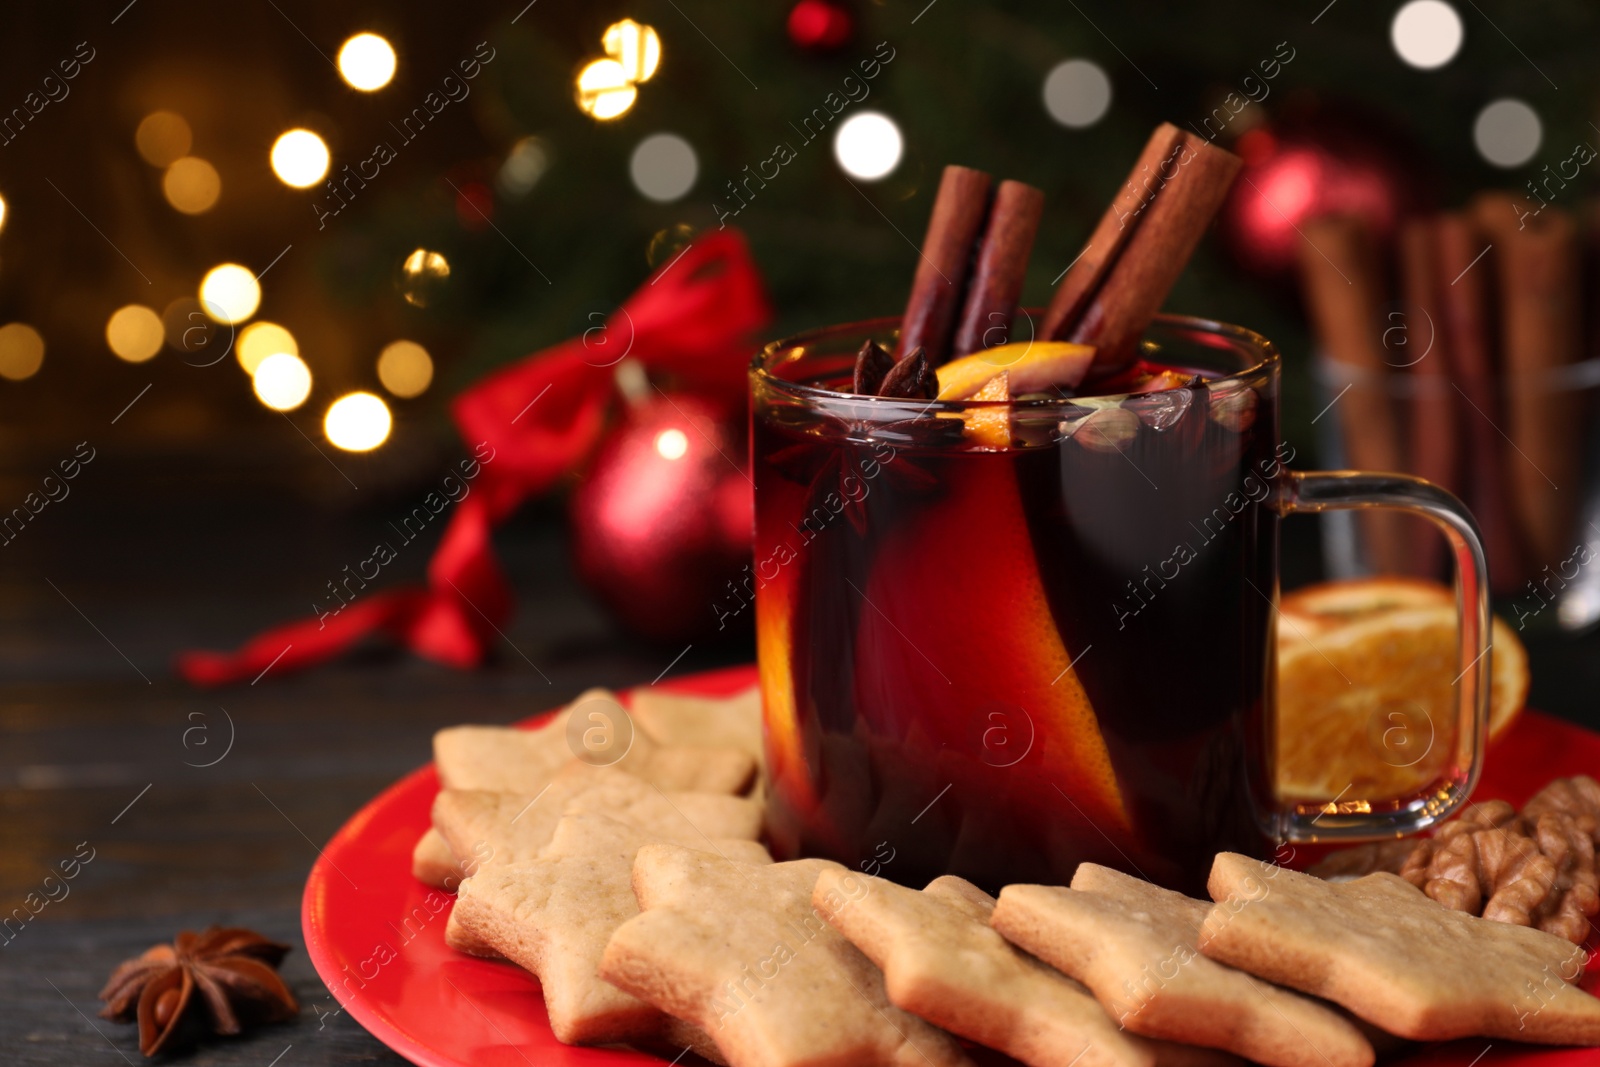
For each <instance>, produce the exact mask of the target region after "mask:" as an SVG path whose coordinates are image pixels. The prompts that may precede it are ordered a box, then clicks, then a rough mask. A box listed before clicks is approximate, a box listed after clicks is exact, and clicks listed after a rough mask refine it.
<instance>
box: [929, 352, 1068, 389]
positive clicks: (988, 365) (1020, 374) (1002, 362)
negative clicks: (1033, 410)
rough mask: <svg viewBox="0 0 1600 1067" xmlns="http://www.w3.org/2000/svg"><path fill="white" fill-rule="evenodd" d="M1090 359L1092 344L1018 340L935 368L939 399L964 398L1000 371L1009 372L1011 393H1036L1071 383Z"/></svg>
mask: <svg viewBox="0 0 1600 1067" xmlns="http://www.w3.org/2000/svg"><path fill="white" fill-rule="evenodd" d="M1093 362H1094V348H1093V347H1091V346H1089V345H1078V344H1071V343H1069V342H1067V341H1018V342H1017V343H1016V344H1009V345H996V346H995V347H993V348H986V349H984V350H983V351H982V352H974V353H972V355H970V356H962V357H961V358H960V359H952V360H951V361H950V362H949V363H946V364H945V365H944V366H942V367H940V368H939V399H940V400H966V399H968V398H974V394H975V393H977V392H978V390H980V389H982V388H983V387H984V386H985V385H987V384H988V383H989V382H991V381H993V380H994V378H995V377H996V376H997V375H999V374H1002V373H1006V374H1009V375H1010V376H1011V395H1012V396H1017V395H1020V394H1022V393H1037V392H1042V391H1044V390H1047V389H1050V388H1051V387H1053V386H1057V385H1064V386H1068V387H1071V386H1075V385H1077V384H1078V383H1079V382H1081V381H1083V376H1084V375H1085V374H1087V373H1088V372H1089V364H1090V363H1093Z"/></svg>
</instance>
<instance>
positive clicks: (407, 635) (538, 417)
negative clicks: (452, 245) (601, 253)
mask: <svg viewBox="0 0 1600 1067" xmlns="http://www.w3.org/2000/svg"><path fill="white" fill-rule="evenodd" d="M769 317H770V313H769V310H768V305H767V301H766V297H765V295H764V294H763V292H762V287H761V279H760V277H759V275H757V273H756V269H755V264H754V262H753V261H752V260H751V258H750V253H749V250H748V248H746V246H745V243H744V239H743V238H742V237H740V236H739V235H738V234H737V233H736V232H735V231H733V230H721V231H718V232H716V233H713V234H710V235H708V236H706V237H704V238H701V239H699V240H697V241H695V242H694V243H693V244H692V245H690V246H689V247H688V248H687V249H686V250H685V251H684V252H683V253H682V254H680V255H679V256H677V257H676V258H675V259H673V260H672V261H670V262H669V263H667V264H666V265H665V266H664V267H662V268H661V269H660V270H658V271H657V272H656V273H655V275H654V276H653V277H652V278H651V279H650V281H649V282H648V283H646V284H645V285H643V286H642V287H640V289H639V291H638V292H636V293H634V294H633V296H631V297H630V298H629V299H628V301H627V303H625V304H623V305H622V307H620V308H618V309H617V311H616V313H615V314H613V315H612V316H611V317H610V318H609V319H608V320H606V322H605V324H604V325H601V326H595V327H593V328H591V329H590V330H588V331H587V332H586V333H585V334H584V335H583V336H582V337H577V338H573V339H572V340H569V341H563V342H562V343H561V344H558V345H556V346H554V347H553V348H548V349H545V350H544V351H543V352H539V353H536V354H535V355H532V356H529V357H527V358H526V359H523V360H521V361H519V362H517V363H514V364H512V365H511V366H509V367H506V368H505V369H503V370H500V371H496V372H495V373H494V374H491V375H490V376H489V377H488V378H486V379H484V380H483V381H481V382H479V383H478V384H477V385H475V386H473V387H472V388H471V389H469V390H467V391H466V392H464V393H462V394H461V395H460V396H459V397H457V398H456V400H455V403H454V404H453V405H452V408H451V413H452V415H453V417H454V418H455V422H456V428H457V429H458V430H459V431H460V433H461V439H462V440H463V441H464V442H466V443H467V445H468V447H469V448H471V449H473V452H474V455H475V457H476V459H475V460H464V461H462V471H463V473H464V474H466V476H467V478H468V479H469V480H471V481H472V484H471V486H470V489H469V490H467V491H465V494H464V495H462V496H460V498H459V500H460V502H459V503H458V504H457V505H456V508H455V513H454V514H453V515H452V516H451V519H450V524H449V526H448V527H447V528H446V530H445V532H444V537H443V539H442V540H441V541H440V542H439V547H438V549H437V550H436V551H435V552H434V555H433V559H432V560H431V561H430V562H429V563H428V584H427V586H426V587H424V588H406V589H393V590H388V591H385V592H381V593H374V594H372V595H371V596H367V597H363V598H361V599H359V600H354V601H353V602H352V603H350V604H348V605H344V606H342V607H340V609H339V610H338V611H337V612H336V613H335V612H329V613H324V614H322V615H319V616H318V617H317V618H314V619H307V620H305V621H303V622H293V623H288V624H286V625H283V626H280V627H277V628H276V629H272V630H268V631H267V632H265V633H263V634H260V635H258V636H257V637H255V638H253V639H252V640H250V641H248V642H246V643H245V644H244V646H243V647H241V648H240V649H238V650H237V651H236V652H232V653H218V652H186V653H183V654H181V655H180V656H179V657H178V660H177V668H178V672H179V673H180V674H181V675H183V677H184V678H186V679H188V680H189V681H190V682H192V683H193V684H195V685H226V684H228V683H230V682H237V681H241V680H245V679H253V678H257V677H259V676H260V675H262V674H264V673H266V671H267V670H268V669H269V668H271V669H273V670H274V671H279V672H281V671H284V670H294V669H298V668H301V667H309V666H311V665H313V664H316V663H321V662H323V661H324V660H328V659H331V658H333V657H334V656H337V655H339V654H340V653H341V652H344V651H345V650H347V649H349V648H350V647H351V646H352V645H354V644H356V643H357V642H358V641H360V640H361V639H362V638H364V637H365V636H366V635H368V634H370V633H376V632H382V633H385V634H388V635H389V636H391V637H393V638H394V639H395V640H398V641H399V642H400V643H402V644H404V645H405V646H406V647H408V648H410V649H411V650H412V651H413V652H415V653H417V654H418V655H420V656H424V657H426V658H428V659H431V660H434V661H436V662H439V663H444V664H448V665H449V666H452V667H474V666H477V665H478V664H479V663H481V662H482V661H483V658H484V654H485V651H486V650H487V648H488V647H489V646H490V645H491V644H492V643H493V641H494V640H495V637H496V636H497V635H498V634H499V632H500V627H501V625H502V624H503V623H504V622H505V621H506V619H507V618H508V617H509V616H510V614H511V606H512V601H511V590H510V587H509V586H508V585H507V583H506V579H505V575H504V574H503V573H502V572H501V570H500V565H499V563H498V562H497V561H496V560H495V556H494V546H493V544H492V543H491V541H490V533H491V532H492V530H493V529H494V527H495V526H496V525H497V524H499V523H500V522H502V521H504V520H505V519H506V518H507V517H509V516H510V515H511V513H512V512H513V511H515V510H516V509H517V507H518V506H519V505H520V504H521V503H522V502H523V501H524V500H526V499H528V498H529V497H531V496H535V495H537V494H539V493H542V492H544V491H545V490H546V489H549V488H550V487H551V485H553V484H554V483H555V482H556V481H557V479H559V478H560V477H561V476H562V475H563V474H566V473H567V472H568V471H571V470H573V469H575V468H576V467H578V466H579V465H580V464H581V463H582V462H583V460H584V459H585V458H586V457H587V456H588V455H589V453H590V451H591V450H592V449H593V448H594V447H595V445H596V444H598V443H599V440H600V437H601V435H602V433H603V432H604V430H605V427H606V424H607V421H608V418H609V416H610V413H611V410H612V408H613V406H614V404H615V402H616V401H617V399H618V397H619V394H618V392H617V386H616V376H615V372H614V367H615V365H616V364H617V363H619V362H621V361H622V359H623V358H624V357H627V358H632V359H636V360H638V361H639V362H640V363H642V364H643V365H644V367H645V368H646V369H647V370H649V371H650V372H651V373H652V374H653V375H655V376H659V377H664V378H669V379H672V380H674V381H675V382H677V383H678V385H679V386H680V387H681V388H683V389H686V390H688V391H690V392H694V393H697V394H699V395H701V396H705V397H707V398H709V399H712V400H714V401H717V402H720V403H724V404H726V405H728V407H729V408H730V409H733V408H738V407H742V406H743V404H744V394H745V368H746V365H747V364H748V362H749V357H750V353H751V349H752V347H753V345H752V340H751V339H752V337H753V336H754V335H755V333H756V331H758V330H760V329H761V328H762V327H763V326H765V325H766V323H767V320H768V318H769ZM469 472H470V473H469ZM430 496H431V497H434V498H436V499H437V500H439V501H443V497H442V496H439V495H438V494H430ZM438 510H442V508H440V509H438ZM364 562H366V561H364ZM347 571H348V568H347ZM351 580H352V579H351V578H349V577H347V578H346V580H345V583H344V588H345V589H346V590H349V591H350V592H351V593H352V595H353V593H354V591H355V590H351V589H350V582H351ZM354 580H355V581H356V582H357V583H358V586H359V587H364V586H365V582H364V581H363V580H362V579H360V578H355V579H354ZM340 603H341V604H342V601H341V602H340Z"/></svg>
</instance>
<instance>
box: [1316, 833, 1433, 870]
mask: <svg viewBox="0 0 1600 1067" xmlns="http://www.w3.org/2000/svg"><path fill="white" fill-rule="evenodd" d="M1420 844H1422V842H1420V841H1416V840H1413V839H1411V838H1404V837H1403V838H1400V839H1399V840H1397V841H1373V842H1371V843H1369V844H1365V845H1356V846H1355V847H1354V848H1342V849H1340V850H1339V851H1337V852H1330V853H1328V854H1327V855H1326V856H1324V857H1323V858H1322V859H1320V860H1318V861H1317V863H1316V864H1315V865H1314V866H1313V867H1312V868H1311V873H1312V874H1314V875H1316V876H1317V877H1318V878H1326V879H1328V880H1329V881H1332V880H1333V879H1335V878H1360V877H1361V876H1362V875H1364V874H1372V873H1374V872H1376V871H1388V872H1389V873H1390V874H1399V873H1400V868H1402V867H1404V866H1405V865H1406V861H1407V860H1409V859H1410V858H1411V854H1412V853H1413V852H1415V851H1416V850H1417V846H1418V845H1420Z"/></svg>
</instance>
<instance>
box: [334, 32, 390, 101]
mask: <svg viewBox="0 0 1600 1067" xmlns="http://www.w3.org/2000/svg"><path fill="white" fill-rule="evenodd" d="M339 73H340V74H341V75H343V77H344V80H345V82H346V83H347V84H348V85H349V86H350V87H351V88H352V89H360V90H361V91H362V92H364V93H370V92H372V91H373V90H375V89H382V88H383V87H384V86H385V85H388V84H389V80H390V79H391V78H393V77H394V47H393V46H392V45H390V44H389V42H388V41H386V40H384V39H383V38H382V37H379V36H378V35H377V34H375V33H358V34H356V35H355V36H354V37H352V38H350V39H349V40H348V41H346V42H345V43H344V46H343V47H342V48H340V49H339Z"/></svg>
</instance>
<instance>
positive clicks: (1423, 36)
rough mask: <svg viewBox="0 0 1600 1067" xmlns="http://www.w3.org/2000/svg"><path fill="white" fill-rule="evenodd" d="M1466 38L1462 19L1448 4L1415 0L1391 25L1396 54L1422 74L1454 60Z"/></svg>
mask: <svg viewBox="0 0 1600 1067" xmlns="http://www.w3.org/2000/svg"><path fill="white" fill-rule="evenodd" d="M1462 34H1463V30H1462V26H1461V16H1460V15H1458V14H1457V13H1456V9H1455V8H1453V7H1451V6H1450V5H1449V4H1447V3H1445V2H1444V0H1411V2H1410V3H1408V4H1403V5H1401V7H1400V10H1399V11H1396V12H1395V13H1394V21H1393V22H1391V23H1390V24H1389V41H1390V43H1391V44H1393V45H1394V50H1395V52H1396V53H1397V54H1398V55H1399V56H1400V58H1401V59H1403V60H1405V61H1406V62H1407V63H1409V64H1410V65H1411V66H1413V67H1416V68H1418V69H1419V70H1436V69H1438V68H1439V67H1442V66H1444V65H1445V64H1446V63H1448V62H1450V61H1451V60H1452V59H1454V58H1455V57H1456V53H1457V52H1459V51H1461V38H1462Z"/></svg>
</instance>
